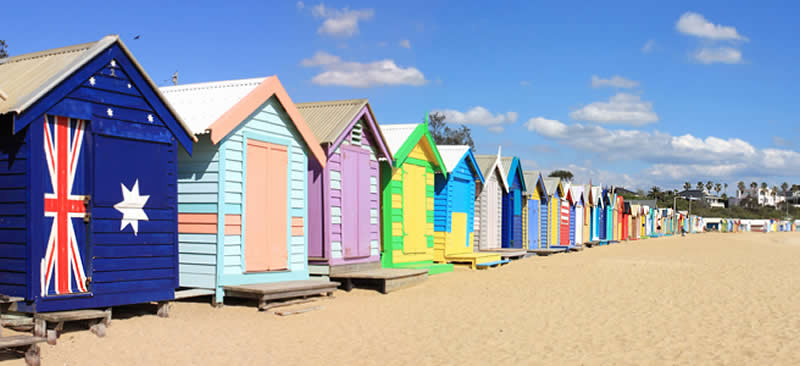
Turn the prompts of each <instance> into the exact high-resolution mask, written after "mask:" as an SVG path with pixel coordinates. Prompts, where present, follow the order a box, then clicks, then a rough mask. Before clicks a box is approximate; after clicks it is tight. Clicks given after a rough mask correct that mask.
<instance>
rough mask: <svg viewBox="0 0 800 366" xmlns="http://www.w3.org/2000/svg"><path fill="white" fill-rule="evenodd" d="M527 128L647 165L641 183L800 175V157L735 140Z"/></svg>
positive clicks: (534, 122) (540, 125) (577, 127)
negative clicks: (644, 181) (709, 178)
mask: <svg viewBox="0 0 800 366" xmlns="http://www.w3.org/2000/svg"><path fill="white" fill-rule="evenodd" d="M527 127H528V129H529V130H531V131H534V132H536V133H537V134H539V135H541V136H544V137H547V138H551V139H554V140H555V141H557V142H559V143H561V144H562V145H566V146H568V147H570V148H573V149H576V150H579V151H585V152H590V153H593V156H596V157H598V158H603V159H606V160H616V161H641V162H644V163H649V164H651V165H650V166H649V167H648V168H646V169H645V170H643V171H642V172H641V177H640V178H641V179H645V180H647V181H660V182H677V181H680V182H682V181H683V180H686V179H695V178H700V179H706V178H708V177H713V178H717V177H723V178H724V177H734V176H739V177H741V176H750V175H752V176H797V175H798V173H797V172H800V153H798V152H796V151H793V150H787V149H774V148H766V149H758V148H756V147H754V146H753V145H751V144H750V143H748V142H747V141H744V140H742V139H738V138H727V139H723V138H719V137H715V136H708V137H705V138H702V137H696V136H693V135H691V134H685V135H681V136H672V135H670V134H668V133H663V132H659V131H653V132H648V131H642V130H630V129H619V130H611V129H607V128H604V127H601V126H593V125H584V124H580V123H575V124H571V125H567V124H565V123H562V122H559V121H555V120H549V119H546V118H542V117H537V118H532V119H531V120H529V121H528V124H527ZM573 173H574V172H573ZM609 183H613V182H609ZM617 184H618V183H617Z"/></svg>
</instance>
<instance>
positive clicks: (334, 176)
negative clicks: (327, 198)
mask: <svg viewBox="0 0 800 366" xmlns="http://www.w3.org/2000/svg"><path fill="white" fill-rule="evenodd" d="M331 189H342V173H340V172H337V171H335V170H331Z"/></svg>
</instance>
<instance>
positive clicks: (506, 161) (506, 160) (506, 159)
mask: <svg viewBox="0 0 800 366" xmlns="http://www.w3.org/2000/svg"><path fill="white" fill-rule="evenodd" d="M500 161H502V162H503V175H505V176H506V177H508V172H509V170H510V169H511V163H513V162H514V157H512V156H503V157H501V158H500Z"/></svg>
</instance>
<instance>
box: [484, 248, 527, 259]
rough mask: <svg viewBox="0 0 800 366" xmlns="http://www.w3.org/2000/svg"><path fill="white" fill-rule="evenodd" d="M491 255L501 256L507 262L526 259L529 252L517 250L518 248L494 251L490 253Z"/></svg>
mask: <svg viewBox="0 0 800 366" xmlns="http://www.w3.org/2000/svg"><path fill="white" fill-rule="evenodd" d="M489 252H491V253H496V254H500V257H501V258H503V259H506V260H517V259H522V258H525V255H527V254H528V251H527V250H525V249H516V248H499V249H492V250H491V251H489Z"/></svg>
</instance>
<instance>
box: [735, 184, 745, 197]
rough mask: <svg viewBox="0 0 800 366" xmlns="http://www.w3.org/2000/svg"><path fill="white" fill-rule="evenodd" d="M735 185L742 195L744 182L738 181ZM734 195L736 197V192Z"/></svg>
mask: <svg viewBox="0 0 800 366" xmlns="http://www.w3.org/2000/svg"><path fill="white" fill-rule="evenodd" d="M736 187H737V188H739V192H742V193H741V195H742V196H744V182H742V181H739V183H737V185H736ZM736 196H737V197H738V196H739V195H738V194H737V195H736Z"/></svg>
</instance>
